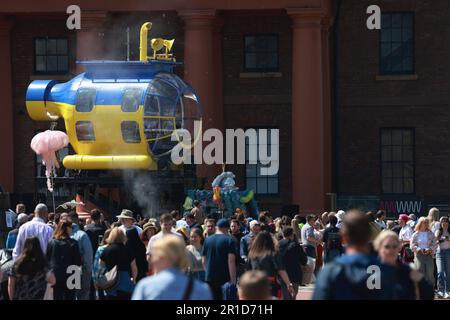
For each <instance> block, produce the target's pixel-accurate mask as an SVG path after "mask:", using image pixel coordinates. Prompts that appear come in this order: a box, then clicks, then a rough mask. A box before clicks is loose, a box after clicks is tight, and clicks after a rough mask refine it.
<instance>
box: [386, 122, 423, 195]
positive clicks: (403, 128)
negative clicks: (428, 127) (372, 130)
mask: <svg viewBox="0 0 450 320" xmlns="http://www.w3.org/2000/svg"><path fill="white" fill-rule="evenodd" d="M385 130H390V131H391V135H392V132H393V131H394V130H401V131H402V144H401V146H402V149H403V147H404V144H403V131H406V130H410V131H411V133H412V145H411V148H412V161H411V163H412V180H413V188H412V192H404V189H405V188H404V180H405V176H404V167H403V165H404V163H406V162H408V163H409V162H410V161H404V160H403V150H402V160H401V161H393V160H392V159H391V160H390V161H383V146H385V145H383V140H382V139H383V137H382V134H383V131H385ZM379 139H380V140H379V148H380V150H379V163H380V194H382V195H392V196H399V195H415V194H416V130H415V127H381V128H380V129H379ZM386 146H387V145H386ZM388 146H390V147H392V146H393V145H392V141H391V144H389V145H388ZM394 162H400V163H402V177H401V179H402V192H394V184H393V183H394V182H392V191H391V192H384V190H383V163H394ZM392 180H394V177H392Z"/></svg>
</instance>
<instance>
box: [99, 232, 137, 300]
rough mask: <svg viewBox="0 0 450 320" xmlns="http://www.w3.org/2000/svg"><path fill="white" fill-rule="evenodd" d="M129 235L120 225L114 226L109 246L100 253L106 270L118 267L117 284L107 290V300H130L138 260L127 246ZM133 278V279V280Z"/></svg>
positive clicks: (101, 262)
mask: <svg viewBox="0 0 450 320" xmlns="http://www.w3.org/2000/svg"><path fill="white" fill-rule="evenodd" d="M126 241H127V237H126V235H125V233H124V232H123V231H122V230H120V229H119V228H118V227H114V228H113V229H112V230H111V232H110V234H109V236H108V240H107V243H108V244H107V247H106V248H105V249H104V250H103V252H102V254H101V255H100V266H106V271H110V270H111V269H113V268H114V267H117V284H116V285H115V286H114V287H113V288H111V289H108V290H106V299H107V300H129V299H130V297H131V293H132V292H133V289H134V283H133V282H135V281H136V278H137V267H136V260H135V259H134V257H133V254H132V252H130V251H129V250H128V249H127V247H126V246H125V242H126ZM131 278H133V281H132V280H131Z"/></svg>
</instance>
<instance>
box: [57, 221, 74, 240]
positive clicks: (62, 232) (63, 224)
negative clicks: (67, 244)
mask: <svg viewBox="0 0 450 320" xmlns="http://www.w3.org/2000/svg"><path fill="white" fill-rule="evenodd" d="M69 228H72V222H69V221H60V222H59V223H58V225H57V226H56V230H55V232H54V233H53V239H56V240H61V239H67V238H70V232H69V230H68V229H69Z"/></svg>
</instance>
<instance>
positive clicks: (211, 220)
mask: <svg viewBox="0 0 450 320" xmlns="http://www.w3.org/2000/svg"><path fill="white" fill-rule="evenodd" d="M208 222H212V223H214V225H216V219H212V218H209V219H208V220H206V223H208ZM206 223H205V225H206Z"/></svg>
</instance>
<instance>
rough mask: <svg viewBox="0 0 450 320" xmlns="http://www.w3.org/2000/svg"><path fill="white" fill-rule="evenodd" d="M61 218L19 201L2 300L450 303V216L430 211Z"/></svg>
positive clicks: (197, 211) (5, 258)
mask: <svg viewBox="0 0 450 320" xmlns="http://www.w3.org/2000/svg"><path fill="white" fill-rule="evenodd" d="M67 211H68V212H62V213H56V214H55V213H49V212H48V208H47V206H46V205H45V204H38V205H37V206H36V207H35V210H34V213H33V214H32V215H27V214H26V213H25V212H26V211H25V207H24V206H23V205H18V206H17V208H16V213H17V215H16V217H15V220H16V228H15V229H14V230H12V231H10V232H9V234H8V237H7V240H6V243H5V248H4V249H2V250H1V251H0V252H1V254H0V263H1V271H0V273H1V274H0V281H1V293H0V299H5V300H8V299H10V300H41V299H54V300H75V299H76V300H104V299H105V300H130V299H132V300H156V299H164V300H180V299H183V300H196V299H201V300H210V299H215V300H222V299H225V300H236V299H242V300H245V299H252V300H255V299H256V300H262V299H264V300H265V299H283V300H290V299H296V297H297V294H298V290H299V288H300V287H301V286H305V285H309V284H311V283H312V282H315V289H314V294H313V299H318V300H321V299H389V300H391V299H433V298H434V296H435V294H437V296H438V297H440V298H443V299H445V298H449V297H450V237H449V217H448V216H442V217H440V213H439V211H438V210H437V209H435V208H433V209H431V210H430V212H429V215H428V216H427V217H420V218H419V219H417V217H416V216H414V215H409V216H408V215H406V214H401V215H400V216H399V217H398V220H397V221H393V220H388V221H386V213H385V212H384V211H382V210H380V211H378V212H377V213H376V214H375V213H373V212H367V213H363V212H360V211H357V210H350V211H347V212H344V211H342V210H340V211H338V212H337V213H334V212H329V213H328V212H326V213H323V214H322V215H319V216H316V215H313V214H310V215H307V216H306V217H305V216H301V215H296V216H294V217H293V218H292V219H291V218H290V217H288V216H281V217H277V218H273V217H272V215H271V214H270V213H269V212H268V211H263V212H260V213H259V215H258V217H254V218H252V217H250V216H249V215H248V214H247V213H246V212H244V211H240V210H237V211H236V213H235V214H234V215H233V216H232V217H230V218H220V219H217V220H216V219H214V218H213V217H212V216H207V215H205V213H204V211H203V210H202V208H201V206H200V204H199V202H198V201H194V208H193V209H192V210H190V211H187V212H184V213H183V214H181V213H180V212H179V211H177V210H174V211H172V212H171V213H164V214H161V216H159V217H158V218H145V219H142V218H140V219H139V220H136V218H135V215H134V213H133V212H132V211H130V210H127V209H124V210H123V211H122V213H121V214H120V215H119V216H117V217H116V218H117V221H114V222H112V223H109V222H108V221H106V220H105V219H104V217H103V214H102V213H101V212H100V211H99V210H97V209H94V210H92V211H91V213H90V219H87V220H86V221H83V220H80V219H79V217H78V215H77V213H76V212H75V211H73V210H67ZM374 267H376V268H374ZM377 270H378V271H377ZM377 272H379V273H378V274H377ZM377 277H378V278H377ZM372 282H373V283H372ZM370 283H372V284H370Z"/></svg>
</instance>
